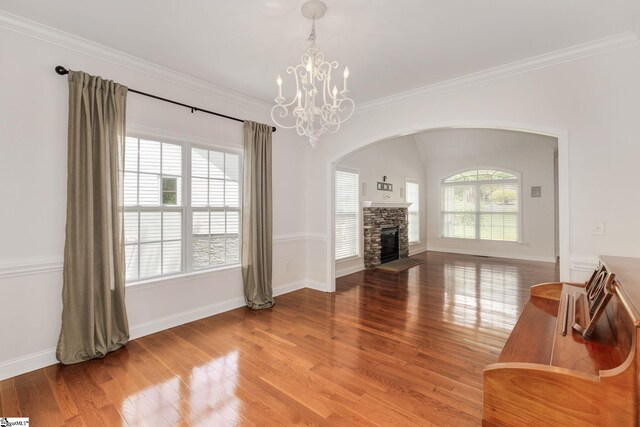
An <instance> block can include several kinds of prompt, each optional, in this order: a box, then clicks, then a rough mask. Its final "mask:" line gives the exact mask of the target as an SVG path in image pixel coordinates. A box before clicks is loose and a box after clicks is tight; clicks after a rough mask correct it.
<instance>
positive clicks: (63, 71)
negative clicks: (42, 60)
mask: <svg viewBox="0 0 640 427" xmlns="http://www.w3.org/2000/svg"><path fill="white" fill-rule="evenodd" d="M56 73H58V74H60V75H61V76H64V75H65V74H69V70H67V69H66V68H64V67H63V66H62V65H58V66H57V67H56Z"/></svg>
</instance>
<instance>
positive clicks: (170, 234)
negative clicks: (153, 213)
mask: <svg viewBox="0 0 640 427" xmlns="http://www.w3.org/2000/svg"><path fill="white" fill-rule="evenodd" d="M179 239H182V212H163V214H162V240H179Z"/></svg>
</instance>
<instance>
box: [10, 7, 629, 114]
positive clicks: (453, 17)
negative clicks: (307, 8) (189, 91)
mask: <svg viewBox="0 0 640 427" xmlns="http://www.w3.org/2000/svg"><path fill="white" fill-rule="evenodd" d="M302 3H303V1H302V0H295V1H294V0H242V1H230V0H190V1H176V0H136V1H131V0H110V1H104V0H102V1H98V0H65V1H42V0H3V1H2V2H1V3H0V10H5V11H7V12H9V13H13V14H16V15H20V16H22V17H26V18H28V19H31V20H34V21H37V22H40V23H43V24H46V25H49V26H51V27H54V28H57V29H60V30H63V31H65V32H68V33H71V34H74V35H77V36H80V37H83V38H86V39H89V40H92V41H95V42H98V43H101V44H104V45H106V46H109V47H111V48H114V49H117V50H120V51H123V52H126V53H128V54H131V55H135V56H137V57H139V58H143V59H146V60H149V61H152V62H155V63H158V64H160V65H163V66H166V67H169V68H173V69H176V70H180V71H182V72H184V73H186V74H190V75H192V76H194V77H197V78H200V79H203V80H206V81H209V82H212V83H214V84H216V85H219V86H223V87H226V88H228V89H231V90H234V91H237V92H239V93H243V94H246V95H249V96H252V97H254V98H258V99H261V100H263V101H266V102H271V101H272V100H273V97H274V96H275V95H276V86H275V76H276V75H277V74H278V73H281V74H283V76H284V73H285V69H286V66H287V65H291V64H295V63H298V61H299V56H300V54H301V53H302V52H303V51H304V49H305V48H306V46H307V44H308V42H307V41H306V40H307V36H308V33H309V30H310V21H308V20H307V19H305V18H304V17H302V15H301V13H300V6H301V4H302ZM326 3H327V5H328V12H327V14H326V16H325V17H324V18H322V19H321V20H320V21H318V23H317V33H318V39H317V43H318V45H319V47H320V48H321V49H322V50H324V51H325V53H326V55H327V57H328V58H329V59H335V60H337V61H339V62H340V64H341V66H342V65H344V64H346V65H348V66H349V68H350V71H351V76H352V78H351V80H350V89H351V90H352V93H353V96H354V99H355V100H356V101H357V102H359V103H362V102H364V101H369V100H373V99H377V98H381V97H384V96H388V95H392V94H395V93H399V92H403V91H407V90H410V89H413V88H417V87H421V86H426V85H429V84H434V83H437V82H441V81H444V80H447V79H450V78H454V77H458V76H462V75H466V74H469V73H473V72H477V71H481V70H485V69H488V68H492V67H496V66H499V65H503V64H506V63H510V62H513V61H517V60H522V59H525V58H529V57H532V56H535V55H540V54H544V53H547V52H550V51H554V50H558V49H563V48H567V47H570V46H574V45H577V44H581V43H586V42H590V41H594V40H597V39H601V38H604V37H609V36H612V35H617V34H621V33H624V32H628V31H634V32H638V29H639V27H640V1H638V0H606V1H602V0H535V1H531V0H446V1H442V0H394V1H390V0H349V1H345V0H342V1H340V0H326ZM52 65H55V64H52ZM285 81H286V79H285ZM125 83H126V82H125ZM285 84H286V83H285Z"/></svg>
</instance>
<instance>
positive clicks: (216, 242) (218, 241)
mask: <svg viewBox="0 0 640 427" xmlns="http://www.w3.org/2000/svg"><path fill="white" fill-rule="evenodd" d="M225 222H226V221H225V213H224V212H211V264H212V265H220V264H224V263H225V262H226V255H225V252H226V250H225V230H226V226H225Z"/></svg>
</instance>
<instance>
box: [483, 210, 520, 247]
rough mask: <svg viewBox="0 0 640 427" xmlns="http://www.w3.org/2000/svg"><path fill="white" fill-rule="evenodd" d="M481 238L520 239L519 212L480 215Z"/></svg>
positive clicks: (513, 240)
mask: <svg viewBox="0 0 640 427" xmlns="http://www.w3.org/2000/svg"><path fill="white" fill-rule="evenodd" d="M480 238H481V239H486V240H503V241H510V242H515V241H517V240H518V227H517V214H512V213H491V214H481V215H480Z"/></svg>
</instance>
